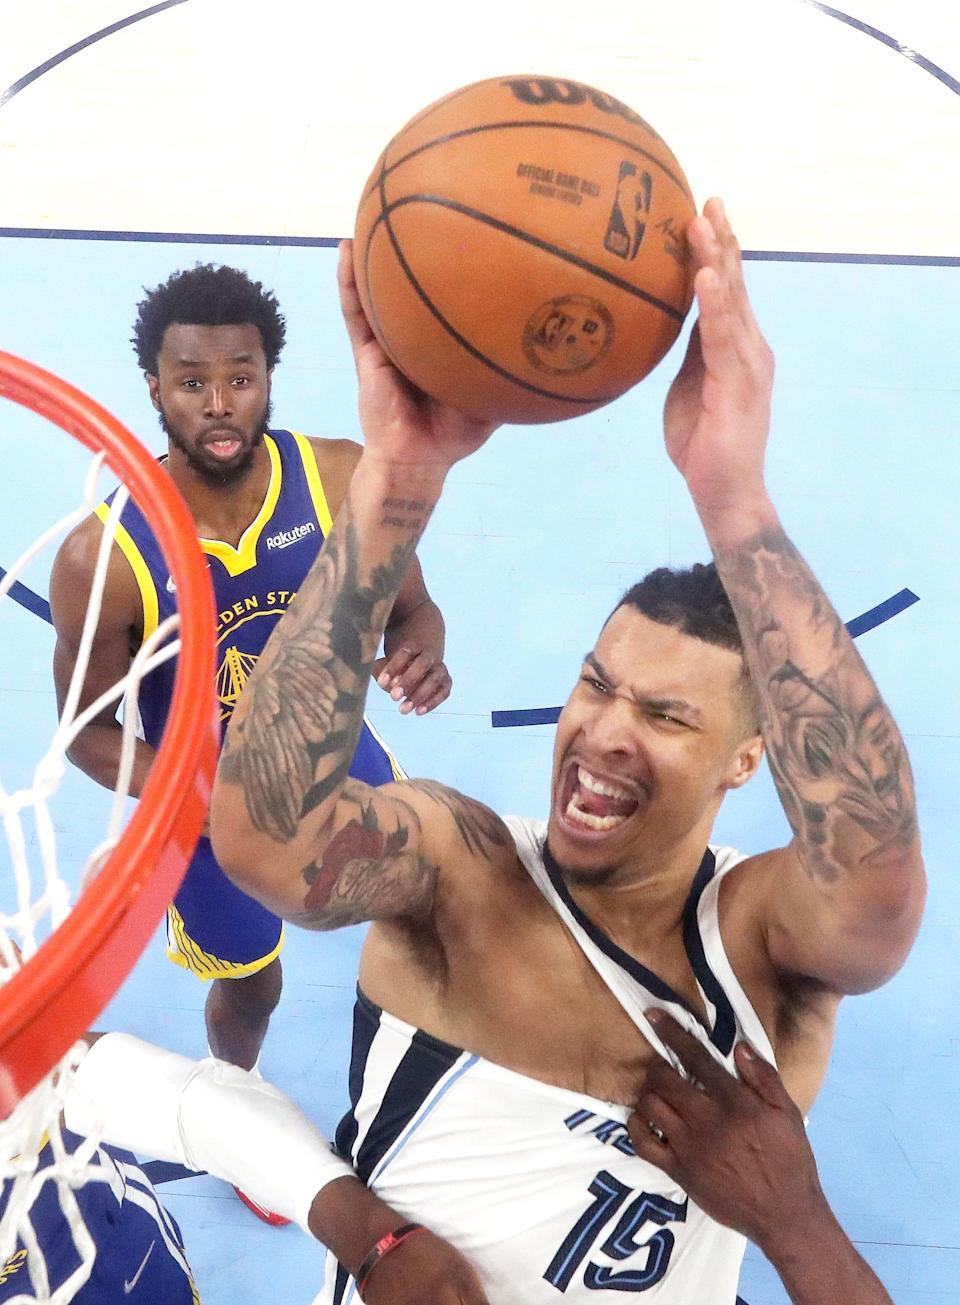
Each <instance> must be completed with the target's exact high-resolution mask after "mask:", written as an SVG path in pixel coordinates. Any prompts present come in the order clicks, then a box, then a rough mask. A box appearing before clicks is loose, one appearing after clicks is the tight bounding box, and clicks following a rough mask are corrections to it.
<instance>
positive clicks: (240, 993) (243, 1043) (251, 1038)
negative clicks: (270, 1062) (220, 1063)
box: [204, 956, 283, 1069]
mask: <svg viewBox="0 0 960 1305" xmlns="http://www.w3.org/2000/svg"><path fill="white" fill-rule="evenodd" d="M282 984H283V971H282V970H281V968H280V958H279V956H278V957H277V958H276V960H273V961H271V962H270V964H269V965H267V966H265V967H264V969H262V970H258V971H257V973H256V974H248V975H246V976H244V978H242V979H215V980H214V982H213V983H212V984H211V985H210V992H209V993H208V995H207V1004H206V1008H205V1011H204V1014H205V1017H206V1021H207V1039H208V1041H209V1043H210V1050H211V1051H212V1052H213V1054H214V1055H215V1056H217V1057H219V1058H220V1059H221V1060H229V1061H230V1063H231V1064H232V1065H239V1066H240V1067H241V1068H242V1069H252V1068H253V1066H254V1065H255V1064H256V1061H257V1057H258V1056H259V1054H260V1047H261V1045H262V1043H263V1039H264V1037H265V1035H266V1032H267V1025H268V1024H269V1023H270V1016H271V1015H272V1014H273V1012H274V1010H275V1009H276V1006H277V1002H278V1001H279V1000H280V990H281V987H282Z"/></svg>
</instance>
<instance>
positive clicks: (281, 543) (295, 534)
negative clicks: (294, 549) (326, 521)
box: [267, 521, 317, 548]
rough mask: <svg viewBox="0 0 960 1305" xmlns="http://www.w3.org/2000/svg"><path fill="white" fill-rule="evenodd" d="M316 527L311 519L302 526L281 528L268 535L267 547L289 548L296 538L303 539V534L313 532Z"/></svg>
mask: <svg viewBox="0 0 960 1305" xmlns="http://www.w3.org/2000/svg"><path fill="white" fill-rule="evenodd" d="M316 529H317V527H316V526H315V525H314V523H313V522H312V521H305V522H304V523H303V525H302V526H294V527H293V529H292V530H281V531H279V532H278V533H277V534H275V535H271V536H270V537H269V539H268V540H267V548H289V547H290V545H291V544H295V543H296V542H297V540H298V539H303V537H304V535H312V534H314V533H315V532H316Z"/></svg>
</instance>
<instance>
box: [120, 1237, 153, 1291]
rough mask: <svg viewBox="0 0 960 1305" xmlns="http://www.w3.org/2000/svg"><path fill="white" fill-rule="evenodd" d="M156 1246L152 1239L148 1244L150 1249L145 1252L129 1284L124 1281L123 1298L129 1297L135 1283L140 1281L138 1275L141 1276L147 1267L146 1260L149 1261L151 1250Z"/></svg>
mask: <svg viewBox="0 0 960 1305" xmlns="http://www.w3.org/2000/svg"><path fill="white" fill-rule="evenodd" d="M156 1244H157V1242H156V1238H154V1240H153V1241H152V1242H151V1243H150V1249H149V1250H148V1251H147V1253H146V1255H145V1256H144V1257H143V1261H142V1263H141V1265H140V1268H139V1269H138V1270H137V1271H136V1273H135V1274H134V1275H133V1277H132V1278H131V1279H130V1281H129V1282H127V1281H126V1279H124V1283H123V1294H124V1296H129V1295H130V1293H131V1292H132V1291H133V1289H134V1287H135V1286H136V1285H137V1283H138V1282H139V1281H140V1275H141V1273H143V1271H144V1269H145V1268H146V1267H147V1260H149V1258H150V1256H151V1255H152V1254H153V1248H154V1246H156Z"/></svg>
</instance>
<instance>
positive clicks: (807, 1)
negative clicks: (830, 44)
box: [800, 0, 960, 95]
mask: <svg viewBox="0 0 960 1305" xmlns="http://www.w3.org/2000/svg"><path fill="white" fill-rule="evenodd" d="M800 3H801V4H804V5H809V6H810V8H811V9H818V10H819V11H820V13H822V14H826V15H827V17H828V18H836V19H837V21H838V22H841V23H846V24H847V26H848V27H852V28H854V29H855V30H856V31H858V32H862V33H863V34H864V36H872V37H873V39H874V40H875V41H879V42H880V43H881V45H886V46H887V47H888V48H889V49H891V50H895V51H896V53H897V54H902V55H903V57H904V58H905V59H909V60H910V62H911V63H915V64H916V65H917V67H918V68H922V69H923V71H924V72H927V73H929V74H930V76H931V77H936V79H937V81H938V82H942V83H943V85H944V86H946V88H947V90H949V91H953V93H954V95H960V81H957V79H956V77H951V75H950V73H948V72H947V71H946V69H945V68H941V67H940V65H939V64H936V63H934V62H933V60H932V59H928V58H927V57H926V56H925V55H922V54H918V53H917V51H916V50H914V49H913V47H912V46H909V45H904V44H903V42H902V41H898V40H897V38H896V37H895V36H890V35H889V34H888V33H887V32H881V31H880V28H879V27H871V26H870V24H869V23H865V22H863V20H862V19H860V18H854V17H853V15H852V14H845V13H844V12H843V10H842V9H834V8H833V6H832V5H825V4H823V0H800Z"/></svg>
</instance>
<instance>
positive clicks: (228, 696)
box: [97, 430, 403, 979]
mask: <svg viewBox="0 0 960 1305" xmlns="http://www.w3.org/2000/svg"><path fill="white" fill-rule="evenodd" d="M264 444H265V447H266V449H267V454H268V456H269V459H270V480H269V484H268V486H267V491H266V494H265V496H264V500H263V504H262V505H261V508H260V511H259V512H258V513H257V516H256V517H255V518H254V520H253V521H252V522H251V523H250V525H249V526H248V527H247V529H246V530H245V531H244V533H243V536H242V537H241V539H240V542H239V544H237V545H236V546H233V545H232V544H227V543H225V542H224V541H223V540H217V539H201V540H200V546H201V548H202V549H203V551H204V552H205V553H206V555H207V563H208V566H209V568H210V578H211V580H212V582H213V589H214V595H215V599H216V613H217V614H216V640H217V649H218V668H217V696H218V699H219V703H220V721H221V728H222V729H223V730H225V729H226V726H227V722H228V721H229V718H230V716H231V714H232V712H233V709H234V707H235V705H236V702H237V699H238V697H239V695H240V693H241V692H242V690H243V686H244V684H245V683H246V681H247V679H248V678H249V676H250V673H251V671H252V670H253V667H254V666H255V665H256V663H257V659H258V657H259V656H260V654H261V653H262V651H263V649H264V647H265V646H266V643H267V640H268V639H269V637H270V635H271V634H272V632H273V630H274V628H275V626H276V624H277V622H278V621H279V620H280V618H281V617H282V616H283V614H284V612H285V611H286V610H287V608H288V607H289V606H290V604H291V603H292V602H293V601H294V600H295V599H296V596H297V589H298V588H299V586H300V584H301V583H302V581H303V579H304V577H305V576H306V574H307V572H308V571H309V569H310V566H311V565H312V563H313V561H314V559H315V558H316V556H317V553H318V552H319V550H320V548H321V546H322V544H323V540H324V537H325V535H326V533H327V532H328V531H329V529H330V526H331V524H332V521H331V516H330V509H329V506H328V504H327V498H326V494H325V492H324V489H323V484H322V482H321V480H320V475H319V472H318V470H317V463H316V458H315V457H314V453H313V448H312V446H311V444H310V441H309V440H308V439H307V438H306V437H305V436H304V435H300V434H297V433H292V432H290V431H283V430H277V431H271V432H270V433H269V434H267V435H266V436H265V437H264ZM108 505H109V500H108V501H107V504H104V505H103V506H101V507H100V508H98V509H97V514H98V516H100V518H101V519H102V520H106V516H107V512H108ZM116 540H117V545H118V546H119V548H120V549H121V551H122V552H123V554H124V556H125V557H126V559H127V561H128V562H129V564H130V566H131V568H132V570H133V574H134V576H135V577H136V581H137V585H138V587H139V590H140V597H141V602H142V607H143V632H142V637H143V638H144V639H146V638H147V637H148V636H149V635H150V634H151V633H152V632H153V631H154V630H155V629H156V628H157V625H158V624H159V622H160V621H162V620H164V619H165V618H166V617H167V616H170V615H172V614H173V612H174V611H175V610H176V587H175V586H171V585H170V584H169V579H170V577H169V571H168V568H167V566H166V563H165V561H164V558H163V555H162V553H161V552H160V548H159V546H158V544H157V541H156V539H155V538H154V535H153V532H152V530H151V529H150V526H149V525H148V524H147V522H146V520H145V519H144V516H143V514H142V512H141V511H140V510H139V508H138V507H137V506H136V504H134V503H133V502H128V503H127V505H126V506H125V507H124V509H123V512H122V513H121V516H120V522H119V525H118V528H117V534H116ZM174 677H175V662H167V663H165V664H164V665H163V666H160V667H158V668H157V669H156V670H155V671H153V672H152V673H151V674H150V675H149V676H147V677H146V678H145V679H144V681H143V683H142V685H141V689H140V696H139V701H138V706H139V710H140V717H141V721H142V723H143V732H144V737H145V738H146V740H147V742H148V743H150V744H151V745H152V746H153V747H157V746H158V745H159V743H160V739H161V738H162V735H163V730H164V726H165V724H166V719H167V712H168V710H169V707H170V701H171V698H172V696H173V685H174ZM350 773H351V775H353V776H354V777H355V778H357V779H361V780H363V781H364V782H365V783H367V784H385V783H389V782H391V781H392V780H394V779H400V778H402V777H403V772H402V771H401V770H400V768H399V766H398V765H397V764H396V762H395V761H394V759H393V757H392V756H391V755H390V753H389V752H388V751H387V748H386V746H385V745H384V743H383V741H382V740H381V739H380V737H379V736H378V735H377V733H376V731H375V730H374V729H373V728H372V726H371V725H370V724H369V722H365V723H364V728H363V731H362V732H361V736H360V740H359V742H358V744H357V750H356V753H355V755H354V759H353V764H352V765H351V768H350ZM167 938H168V954H169V956H170V958H171V959H172V960H174V961H176V962H177V963H178V964H179V965H183V966H184V967H185V968H187V969H189V970H191V971H192V972H193V973H194V974H196V975H197V976H198V977H200V978H203V979H214V978H230V977H234V978H238V977H241V976H243V975H245V974H253V973H255V972H256V971H257V970H260V969H263V968H264V966H266V965H269V964H270V962H271V961H272V960H273V959H274V958H275V957H276V955H277V954H278V952H279V951H280V948H281V946H282V938H283V931H282V925H281V922H280V920H279V919H278V918H277V917H276V916H275V915H273V914H272V913H271V912H270V911H267V910H266V909H265V908H264V907H262V906H261V905H260V904H259V903H258V902H255V901H254V900H253V899H252V898H250V897H248V896H247V895H246V894H245V893H242V892H240V890H239V889H238V888H235V887H234V885H233V884H232V883H230V881H229V880H228V879H227V877H226V875H224V873H223V871H222V870H221V869H220V866H219V865H218V864H217V861H216V858H215V857H214V855H213V849H212V848H211V846H210V840H209V839H207V838H201V839H200V842H199V843H198V845H197V850H196V853H195V855H194V858H193V861H192V862H191V865H190V867H189V869H188V871H187V874H186V877H185V878H184V881H183V884H182V885H181V888H180V891H179V892H178V894H177V896H176V898H175V899H174V903H173V905H172V906H171V908H170V911H169V912H168V919H167Z"/></svg>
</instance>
